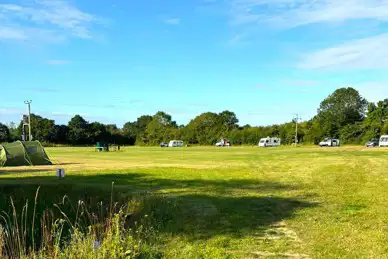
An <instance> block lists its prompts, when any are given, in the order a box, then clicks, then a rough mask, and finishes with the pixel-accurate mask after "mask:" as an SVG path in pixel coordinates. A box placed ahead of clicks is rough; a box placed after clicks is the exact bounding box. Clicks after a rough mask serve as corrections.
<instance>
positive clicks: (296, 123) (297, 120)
mask: <svg viewBox="0 0 388 259" xmlns="http://www.w3.org/2000/svg"><path fill="white" fill-rule="evenodd" d="M301 119H302V118H301V117H300V116H299V113H297V114H295V118H294V120H295V147H296V146H297V144H298V122H299V120H301Z"/></svg>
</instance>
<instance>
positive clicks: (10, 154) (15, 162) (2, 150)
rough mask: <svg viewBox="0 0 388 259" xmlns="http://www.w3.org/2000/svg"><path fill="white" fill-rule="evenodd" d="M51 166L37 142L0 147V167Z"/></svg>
mask: <svg viewBox="0 0 388 259" xmlns="http://www.w3.org/2000/svg"><path fill="white" fill-rule="evenodd" d="M23 165H52V163H51V161H50V159H49V158H48V156H47V154H46V152H45V151H44V148H43V146H42V145H41V144H40V142H39V141H26V142H21V141H16V142H14V143H4V144H2V145H0V166H23Z"/></svg>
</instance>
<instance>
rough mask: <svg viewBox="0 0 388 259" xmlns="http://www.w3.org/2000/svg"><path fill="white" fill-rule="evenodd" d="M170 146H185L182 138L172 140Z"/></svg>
mask: <svg viewBox="0 0 388 259" xmlns="http://www.w3.org/2000/svg"><path fill="white" fill-rule="evenodd" d="M168 146H169V147H183V141H182V140H171V141H170V143H168Z"/></svg>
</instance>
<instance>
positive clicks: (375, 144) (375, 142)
mask: <svg viewBox="0 0 388 259" xmlns="http://www.w3.org/2000/svg"><path fill="white" fill-rule="evenodd" d="M378 146H379V140H378V139H372V140H370V141H368V142H367V143H366V147H378Z"/></svg>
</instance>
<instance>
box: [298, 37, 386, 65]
mask: <svg viewBox="0 0 388 259" xmlns="http://www.w3.org/2000/svg"><path fill="white" fill-rule="evenodd" d="M387 46H388V33H386V34H380V35H377V36H373V37H369V38H364V39H357V40H353V41H350V42H347V43H344V44H340V45H337V46H334V47H330V48H326V49H320V50H317V51H315V52H311V53H308V54H306V55H304V56H303V57H302V60H301V61H300V62H299V64H298V66H299V68H305V69H384V68H388V48H387Z"/></svg>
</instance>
